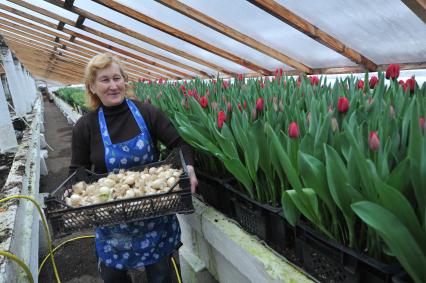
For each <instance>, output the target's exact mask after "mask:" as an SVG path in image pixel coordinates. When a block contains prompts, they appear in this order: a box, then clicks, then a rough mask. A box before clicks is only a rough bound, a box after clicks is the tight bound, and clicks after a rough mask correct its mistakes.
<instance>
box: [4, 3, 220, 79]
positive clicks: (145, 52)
mask: <svg viewBox="0 0 426 283" xmlns="http://www.w3.org/2000/svg"><path fill="white" fill-rule="evenodd" d="M11 2H14V3H15V4H18V5H20V6H23V7H25V8H28V9H32V8H33V7H35V6H34V5H32V4H30V3H27V2H24V1H21V0H12V1H11ZM61 3H62V2H60V1H58V2H57V3H56V5H57V6H59V7H62V6H61ZM0 8H2V9H4V10H7V11H9V12H11V13H14V14H17V15H19V16H23V17H26V18H28V19H31V20H34V21H36V22H40V20H38V18H37V17H34V16H32V15H29V14H27V13H25V12H22V11H20V10H17V9H14V8H12V7H9V6H6V5H3V4H0ZM38 11H39V12H43V11H46V10H44V9H41V8H38ZM46 13H49V11H46ZM42 14H43V13H42ZM49 15H50V16H51V17H53V19H56V20H59V18H58V17H56V16H55V17H54V15H52V14H51V13H49ZM41 21H43V23H44V24H45V25H47V26H49V27H52V23H50V22H48V21H45V20H41ZM53 28H54V29H56V26H54V27H53ZM79 28H80V29H83V30H85V31H87V32H90V33H92V32H94V31H96V30H95V29H90V28H88V27H86V26H84V25H83V26H81V27H79ZM97 32H98V33H101V32H100V31H97ZM104 35H106V36H107V37H104V38H106V39H108V40H111V41H113V42H116V43H117V41H120V40H119V39H118V38H115V37H111V36H109V35H107V34H104ZM122 42H125V41H122ZM128 44H129V43H128ZM125 46H126V45H125ZM134 46H136V45H134ZM126 47H128V46H126ZM131 49H133V48H131ZM137 51H139V52H141V53H144V54H147V55H149V56H152V57H154V58H157V59H160V60H163V61H165V62H168V63H170V64H173V65H175V66H179V67H181V68H183V69H186V70H190V71H192V72H195V73H197V74H199V75H201V76H203V77H208V76H209V75H208V74H207V73H206V72H204V71H201V70H198V69H196V68H194V67H191V66H189V65H186V64H183V63H180V62H178V61H176V60H172V59H169V58H167V57H166V56H162V55H159V54H157V53H155V52H152V51H149V50H146V49H143V48H140V47H138V49H137ZM184 53H185V52H182V54H184ZM182 54H180V55H182ZM178 55H179V54H178ZM187 55H188V56H189V57H191V56H192V55H190V54H187ZM139 58H141V56H139ZM135 59H136V58H135ZM193 59H197V58H196V57H194V56H193ZM138 60H140V59H138ZM190 60H191V59H190ZM145 61H150V60H148V59H145ZM193 61H194V60H193ZM199 61H200V62H201V61H202V60H201V59H199ZM172 62H173V63H172ZM204 63H207V64H209V63H208V62H207V61H206V62H204ZM202 65H205V64H202ZM156 66H157V67H161V68H162V69H165V70H167V69H166V68H165V67H166V66H164V65H162V64H160V63H156ZM210 66H213V65H212V64H210ZM168 69H170V68H168ZM213 69H214V68H213ZM222 69H223V68H222ZM223 70H224V69H223ZM224 71H226V70H224ZM173 73H175V74H181V73H183V72H180V71H177V70H174V71H173ZM181 76H182V77H184V78H191V77H192V76H190V75H188V74H185V75H181Z"/></svg>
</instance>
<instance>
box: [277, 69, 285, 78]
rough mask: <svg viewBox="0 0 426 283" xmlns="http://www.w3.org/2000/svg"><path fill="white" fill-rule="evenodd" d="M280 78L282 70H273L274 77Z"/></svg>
mask: <svg viewBox="0 0 426 283" xmlns="http://www.w3.org/2000/svg"><path fill="white" fill-rule="evenodd" d="M282 76H283V69H282V68H279V69H278V68H277V69H275V77H282Z"/></svg>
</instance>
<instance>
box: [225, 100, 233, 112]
mask: <svg viewBox="0 0 426 283" xmlns="http://www.w3.org/2000/svg"><path fill="white" fill-rule="evenodd" d="M226 109H227V110H228V112H231V111H232V104H231V102H228V105H227V107H226Z"/></svg>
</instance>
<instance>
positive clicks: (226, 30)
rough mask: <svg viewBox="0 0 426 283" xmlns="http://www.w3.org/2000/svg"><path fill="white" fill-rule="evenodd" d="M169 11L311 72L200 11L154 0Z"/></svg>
mask: <svg viewBox="0 0 426 283" xmlns="http://www.w3.org/2000/svg"><path fill="white" fill-rule="evenodd" d="M155 1H157V2H159V3H161V4H163V5H165V6H167V7H169V8H170V9H173V10H175V11H177V12H179V13H181V14H183V15H185V16H187V17H189V18H191V19H193V20H195V21H197V22H199V23H201V24H203V25H205V26H207V27H209V28H211V29H214V30H215V31H217V32H219V33H222V34H224V35H226V36H228V37H230V38H232V39H234V40H236V41H238V42H240V43H242V44H245V45H247V46H250V47H251V48H253V49H256V50H258V51H260V52H262V53H264V54H266V55H268V56H271V57H272V58H275V59H277V60H278V61H281V62H283V63H284V64H286V65H289V66H291V67H293V68H295V69H297V70H299V71H301V72H305V73H310V72H311V71H312V70H311V68H309V67H308V66H306V65H305V64H303V63H301V62H299V61H297V60H294V59H292V58H290V57H289V56H287V55H285V54H283V53H282V52H279V51H278V50H276V49H274V48H271V47H269V46H267V45H266V44H263V43H262V42H260V41H258V40H256V39H254V38H251V37H249V36H247V35H245V34H243V33H241V32H239V31H237V30H235V29H233V28H231V27H229V26H227V25H225V24H223V23H221V22H219V21H217V20H215V19H213V18H212V17H209V16H207V15H206V14H203V13H201V12H200V11H198V10H196V9H194V8H192V7H190V6H188V5H185V4H183V3H182V2H179V1H177V0H155Z"/></svg>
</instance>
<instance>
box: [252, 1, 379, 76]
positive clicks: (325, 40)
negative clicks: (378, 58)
mask: <svg viewBox="0 0 426 283" xmlns="http://www.w3.org/2000/svg"><path fill="white" fill-rule="evenodd" d="M247 1H248V2H250V3H252V4H254V5H256V6H257V7H259V8H260V9H262V10H264V11H265V12H267V13H269V14H271V15H272V16H274V17H276V18H277V19H279V20H281V21H283V22H285V23H286V24H288V25H290V26H292V27H293V28H295V29H297V30H299V31H300V32H302V33H304V34H306V35H307V36H309V37H311V38H312V39H314V40H316V41H318V42H319V43H321V44H323V45H325V46H327V47H329V48H330V49H333V50H334V51H336V52H338V53H340V54H342V55H343V56H345V57H346V58H348V59H350V60H352V61H353V62H355V63H357V64H361V65H364V66H366V67H367V69H368V70H369V71H375V70H376V69H377V65H376V64H375V63H374V62H372V61H371V60H370V59H368V58H367V57H365V56H364V55H362V54H360V53H359V52H357V51H355V50H354V49H352V48H350V47H349V46H347V45H345V44H344V43H342V42H341V41H339V40H338V39H336V38H334V37H333V36H331V35H329V34H327V33H326V32H324V31H322V30H321V29H319V28H318V27H316V26H314V25H312V24H311V23H309V22H308V21H306V20H305V19H303V18H302V17H299V16H298V15H296V14H294V13H293V12H291V11H290V10H288V9H287V8H285V7H284V6H282V5H280V4H278V3H277V2H275V1H273V0H247Z"/></svg>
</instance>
